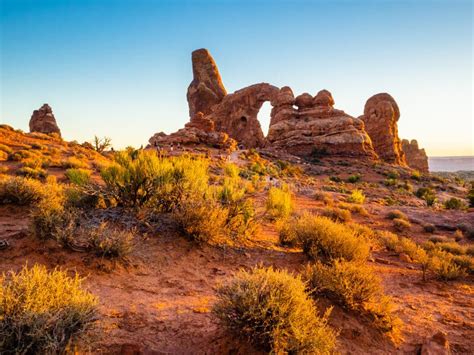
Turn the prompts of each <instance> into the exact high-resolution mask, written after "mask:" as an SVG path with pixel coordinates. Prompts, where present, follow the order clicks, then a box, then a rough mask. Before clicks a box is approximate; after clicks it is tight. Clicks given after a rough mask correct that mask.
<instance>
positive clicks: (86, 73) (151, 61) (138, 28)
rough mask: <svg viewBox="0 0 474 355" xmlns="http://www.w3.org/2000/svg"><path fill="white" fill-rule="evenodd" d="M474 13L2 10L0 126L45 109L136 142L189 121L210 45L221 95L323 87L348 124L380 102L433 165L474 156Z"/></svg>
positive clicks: (401, 6) (5, 2) (248, 6)
mask: <svg viewBox="0 0 474 355" xmlns="http://www.w3.org/2000/svg"><path fill="white" fill-rule="evenodd" d="M472 10H473V3H472V1H469V0H452V1H448V0H420V1H408V0H399V1H394V0H387V1H369V0H367V1H357V2H354V1H348V0H346V1H343V0H340V1H338V0H336V1H308V0H306V1H305V0H300V1H298V0H296V1H281V0H274V1H269V0H256V1H247V0H245V1H234V0H227V1H224V0H220V1H218V0H215V1H212V0H199V1H149V0H136V1H132V0H116V1H109V0H95V1H92V0H84V1H69V0H22V1H14V0H2V1H1V2H0V50H1V53H0V61H1V63H0V115H1V116H0V117H1V119H0V122H1V123H6V124H9V125H11V126H13V127H15V128H19V129H22V130H24V131H28V122H29V120H30V117H31V114H32V112H33V110H36V109H38V108H39V107H41V105H43V104H44V103H48V104H49V105H50V106H51V107H52V109H53V112H54V114H55V117H56V119H57V121H58V125H59V127H60V128H61V131H62V133H63V137H64V138H65V139H67V140H77V141H79V142H83V141H91V140H92V139H93V137H94V135H97V136H99V137H103V136H108V137H111V138H112V142H113V145H114V147H115V148H117V149H120V148H124V147H125V146H127V145H132V146H137V147H138V146H140V145H146V144H147V143H148V139H149V138H150V137H151V136H152V135H153V134H155V133H157V132H160V131H164V132H165V133H171V132H174V131H177V130H178V129H180V128H182V127H183V126H184V124H185V123H186V122H188V120H189V115H188V105H187V101H186V91H187V87H188V85H189V83H190V82H191V80H192V66H191V52H192V51H193V50H195V49H198V48H207V49H208V50H209V51H210V53H211V54H212V56H213V57H214V59H215V61H216V63H217V66H218V68H219V71H220V73H221V76H222V80H223V83H224V85H225V87H226V89H227V91H228V92H229V93H232V92H234V91H236V90H238V89H241V88H243V87H246V86H249V85H252V84H255V83H259V82H268V83H271V84H273V85H275V86H278V87H282V86H290V87H291V88H292V89H293V91H294V93H295V95H299V94H301V93H303V92H309V93H310V94H312V95H315V94H316V93H317V92H318V91H320V90H322V89H327V90H329V91H330V92H331V93H332V95H333V97H334V99H335V102H336V104H335V107H336V108H338V109H341V110H344V111H345V112H346V113H348V114H350V115H351V116H354V117H358V116H360V115H361V114H362V113H363V109H364V105H365V102H366V100H367V99H368V98H369V97H370V96H372V95H374V94H377V93H380V92H387V93H389V94H391V95H392V96H393V97H394V98H395V100H396V101H397V103H398V105H399V107H400V111H401V117H400V120H399V122H398V127H399V136H400V138H402V139H408V140H412V139H416V140H417V141H418V143H419V146H420V147H421V148H425V150H426V152H427V154H428V156H429V157H446V156H458V157H459V156H474V138H473V137H474V123H473V98H472V94H473V81H472V66H473V64H472V63H473V61H472V59H473V58H472V57H473V43H472V35H473V31H472V29H473V27H472V26H473V22H472V17H473V11H472ZM270 109H271V107H270V105H269V104H268V103H266V104H265V105H264V107H263V108H262V110H261V112H260V113H259V120H260V122H261V124H262V129H263V131H264V132H267V130H268V125H269V117H270Z"/></svg>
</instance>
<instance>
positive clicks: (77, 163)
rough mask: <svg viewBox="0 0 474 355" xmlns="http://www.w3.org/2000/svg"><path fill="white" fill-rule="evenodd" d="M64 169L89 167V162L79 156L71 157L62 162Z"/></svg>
mask: <svg viewBox="0 0 474 355" xmlns="http://www.w3.org/2000/svg"><path fill="white" fill-rule="evenodd" d="M61 166H62V167H63V168H64V169H69V168H72V169H88V168H89V164H88V163H87V162H85V161H83V160H81V159H79V158H77V157H69V158H67V159H65V160H63V161H62V162H61Z"/></svg>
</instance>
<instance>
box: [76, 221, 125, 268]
mask: <svg viewBox="0 0 474 355" xmlns="http://www.w3.org/2000/svg"><path fill="white" fill-rule="evenodd" d="M85 233H86V234H87V240H88V243H89V246H90V248H91V249H92V251H93V252H94V253H95V254H96V255H97V256H100V257H105V258H117V259H124V258H125V257H127V256H128V255H129V254H130V253H131V251H132V249H133V233H132V232H129V231H127V230H121V229H117V228H114V227H111V226H110V225H109V224H108V223H105V222H104V223H101V224H100V225H99V226H98V227H97V228H89V229H88V230H86V231H85Z"/></svg>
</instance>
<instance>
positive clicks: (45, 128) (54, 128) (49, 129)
mask: <svg viewBox="0 0 474 355" xmlns="http://www.w3.org/2000/svg"><path fill="white" fill-rule="evenodd" d="M30 132H41V133H46V134H48V133H57V134H59V136H61V131H60V130H59V127H58V125H57V123H56V119H55V118H54V115H53V110H52V109H51V107H50V106H49V105H48V104H44V105H43V106H41V108H40V109H39V110H34V111H33V114H32V115H31V119H30Z"/></svg>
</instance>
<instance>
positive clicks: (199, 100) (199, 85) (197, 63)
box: [187, 48, 227, 117]
mask: <svg viewBox="0 0 474 355" xmlns="http://www.w3.org/2000/svg"><path fill="white" fill-rule="evenodd" d="M192 62H193V81H192V82H191V84H190V85H189V87H188V94H187V98H188V104H189V117H194V115H195V114H196V113H198V112H202V113H203V114H204V115H208V114H209V113H211V109H212V107H213V106H214V105H216V104H218V103H219V102H221V101H222V99H223V98H224V96H226V95H227V91H226V89H225V87H224V84H222V79H221V76H220V74H219V70H218V69H217V65H216V63H215V62H214V59H213V58H212V56H211V54H210V53H209V51H208V50H207V49H204V48H201V49H198V50H195V51H194V52H193V53H192Z"/></svg>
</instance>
